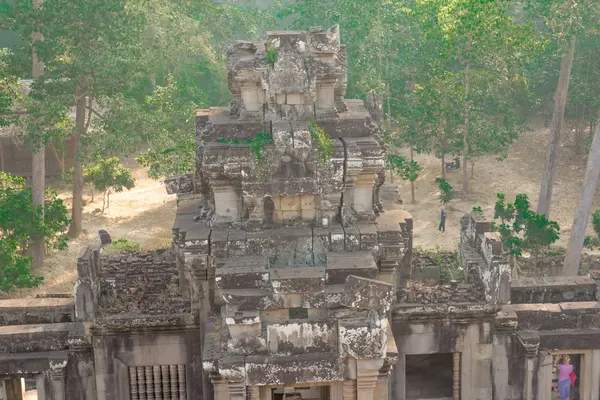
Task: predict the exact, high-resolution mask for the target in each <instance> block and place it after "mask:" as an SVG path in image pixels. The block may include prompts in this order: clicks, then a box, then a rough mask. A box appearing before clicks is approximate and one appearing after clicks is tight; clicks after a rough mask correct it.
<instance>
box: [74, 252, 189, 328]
mask: <svg viewBox="0 0 600 400" xmlns="http://www.w3.org/2000/svg"><path fill="white" fill-rule="evenodd" d="M78 270H79V279H78V281H77V282H76V314H77V317H78V319H80V320H89V319H94V318H95V317H97V316H101V315H112V314H121V313H141V314H150V315H151V314H181V313H187V312H189V311H190V305H189V301H188V300H186V299H185V298H184V297H183V295H182V291H181V288H180V286H179V279H178V269H177V262H176V258H175V253H174V252H173V250H171V249H160V250H156V251H147V252H138V251H123V252H119V253H113V252H112V250H109V251H108V252H106V250H105V249H104V248H103V247H102V246H101V245H92V246H90V247H89V248H88V249H87V250H86V251H85V252H84V253H83V254H82V256H81V257H80V258H79V260H78Z"/></svg>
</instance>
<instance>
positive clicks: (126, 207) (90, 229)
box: [20, 162, 176, 297]
mask: <svg viewBox="0 0 600 400" xmlns="http://www.w3.org/2000/svg"><path fill="white" fill-rule="evenodd" d="M126 164H130V165H129V166H130V167H132V166H135V164H134V163H131V162H130V163H126ZM133 175H134V178H135V180H136V185H135V187H134V188H133V189H132V190H130V191H126V192H122V193H115V194H113V195H111V196H110V207H109V208H108V209H106V210H105V212H104V214H103V215H98V214H97V211H96V212H95V210H96V209H100V208H102V196H101V195H98V194H96V196H95V199H94V200H95V201H94V203H90V200H91V197H90V193H88V192H87V190H86V193H85V195H84V199H85V200H86V201H88V204H87V205H86V206H85V207H84V210H83V228H84V233H83V234H82V235H81V236H80V237H79V238H77V239H76V240H70V241H69V247H68V249H67V250H64V251H61V252H56V253H54V254H52V255H50V256H48V258H47V260H46V263H45V265H44V268H43V270H42V271H39V272H38V271H36V273H38V274H41V275H42V276H44V277H45V280H44V283H43V284H42V285H41V286H40V287H39V288H37V289H34V290H30V291H21V293H20V295H21V296H26V297H30V296H35V295H36V294H40V293H71V292H72V291H73V283H74V282H75V280H76V279H77V269H76V268H77V257H78V256H79V254H80V253H81V251H82V250H84V249H85V248H86V247H87V246H88V245H89V244H90V243H92V242H93V241H94V240H96V239H97V238H98V230H99V229H105V230H106V231H108V233H109V234H110V235H111V237H112V238H113V240H115V239H121V238H124V239H127V240H132V241H136V242H139V243H140V245H141V248H142V249H154V248H159V247H166V246H168V245H170V241H171V226H172V224H173V220H174V218H175V209H176V202H175V196H169V195H167V192H166V190H165V188H164V186H163V184H162V181H156V180H153V179H150V178H148V176H147V174H146V171H145V170H144V169H142V168H135V169H134V173H133ZM60 195H61V198H63V199H64V200H65V202H66V205H67V207H68V208H69V209H70V207H71V195H70V193H68V191H65V192H61V193H60Z"/></svg>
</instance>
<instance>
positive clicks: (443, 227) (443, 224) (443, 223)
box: [438, 208, 446, 232]
mask: <svg viewBox="0 0 600 400" xmlns="http://www.w3.org/2000/svg"><path fill="white" fill-rule="evenodd" d="M438 230H439V231H440V232H446V211H444V209H443V208H442V213H441V216H440V226H438Z"/></svg>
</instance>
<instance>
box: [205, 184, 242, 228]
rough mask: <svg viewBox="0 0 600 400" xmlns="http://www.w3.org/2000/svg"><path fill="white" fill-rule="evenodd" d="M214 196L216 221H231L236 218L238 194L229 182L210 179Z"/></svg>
mask: <svg viewBox="0 0 600 400" xmlns="http://www.w3.org/2000/svg"><path fill="white" fill-rule="evenodd" d="M211 183H212V189H213V194H214V197H215V220H216V222H233V221H235V220H236V219H238V195H237V193H236V191H235V189H234V188H233V186H231V185H230V184H229V182H221V181H212V182H211Z"/></svg>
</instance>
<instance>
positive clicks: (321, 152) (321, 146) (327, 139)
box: [308, 119, 333, 162]
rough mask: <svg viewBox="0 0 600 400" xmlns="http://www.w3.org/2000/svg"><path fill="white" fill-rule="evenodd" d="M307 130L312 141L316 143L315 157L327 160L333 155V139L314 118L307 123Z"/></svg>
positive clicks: (322, 160)
mask: <svg viewBox="0 0 600 400" xmlns="http://www.w3.org/2000/svg"><path fill="white" fill-rule="evenodd" d="M308 131H309V132H310V136H311V138H312V140H313V142H314V143H315V144H316V145H317V159H318V160H319V161H321V162H329V160H331V157H332V156H333V140H332V139H331V136H329V135H328V134H326V133H325V131H324V130H323V128H321V127H320V126H319V124H317V121H315V120H314V119H313V120H312V121H310V123H309V124H308Z"/></svg>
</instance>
